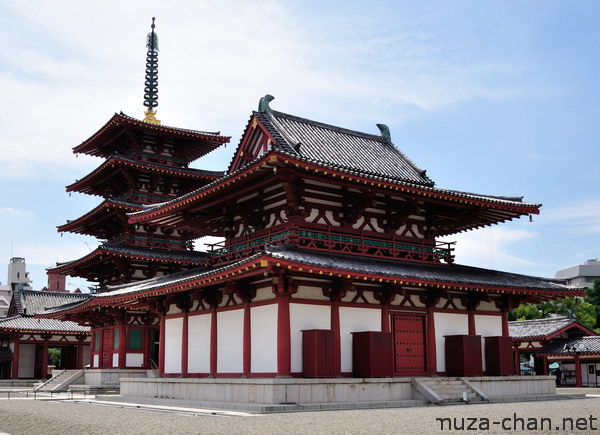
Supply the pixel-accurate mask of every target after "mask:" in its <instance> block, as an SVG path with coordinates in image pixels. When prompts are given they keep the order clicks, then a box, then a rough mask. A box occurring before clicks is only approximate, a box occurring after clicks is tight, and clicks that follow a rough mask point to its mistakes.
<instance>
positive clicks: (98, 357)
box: [92, 354, 100, 367]
mask: <svg viewBox="0 0 600 435" xmlns="http://www.w3.org/2000/svg"><path fill="white" fill-rule="evenodd" d="M99 365H100V355H98V354H96V355H94V364H92V367H98V366H99Z"/></svg>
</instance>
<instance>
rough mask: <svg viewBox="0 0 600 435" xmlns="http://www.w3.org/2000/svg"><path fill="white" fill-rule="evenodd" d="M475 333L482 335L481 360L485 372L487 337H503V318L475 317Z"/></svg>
mask: <svg viewBox="0 0 600 435" xmlns="http://www.w3.org/2000/svg"><path fill="white" fill-rule="evenodd" d="M475 332H476V333H477V335H481V358H482V360H483V365H482V367H483V370H484V371H485V369H486V367H485V337H497V336H498V335H502V316H501V315H498V316H493V315H489V316H484V315H475Z"/></svg>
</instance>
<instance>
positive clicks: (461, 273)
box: [267, 246, 580, 292]
mask: <svg viewBox="0 0 600 435" xmlns="http://www.w3.org/2000/svg"><path fill="white" fill-rule="evenodd" d="M267 253H268V254H270V255H271V256H273V257H275V258H280V259H283V260H289V261H293V262H296V263H302V264H307V265H313V266H321V267H327V268H331V269H342V270H347V271H351V272H353V273H355V272H358V273H365V274H378V275H384V276H393V277H397V278H400V279H402V278H404V279H419V280H423V281H433V282H448V283H457V284H459V285H460V284H464V285H475V286H490V287H505V288H507V289H509V288H510V289H530V290H544V291H561V292H565V291H578V290H580V289H578V288H575V287H571V286H567V285H565V284H564V282H563V281H560V280H555V279H549V278H539V277H534V276H527V275H519V274H516V273H509V272H501V271H497V270H491V269H481V268H477V267H471V266H463V265H459V264H452V265H436V264H421V263H409V262H402V261H394V260H380V259H373V258H365V257H359V256H352V255H339V254H324V253H316V252H310V251H306V250H301V249H296V248H291V247H285V246H282V247H274V246H270V247H268V248H267Z"/></svg>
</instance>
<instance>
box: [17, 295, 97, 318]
mask: <svg viewBox="0 0 600 435" xmlns="http://www.w3.org/2000/svg"><path fill="white" fill-rule="evenodd" d="M13 297H14V298H17V300H16V301H15V302H17V304H16V306H17V312H18V314H20V315H24V316H33V315H35V314H39V313H42V312H44V311H45V310H46V309H47V308H51V307H56V306H59V305H65V304H71V303H73V302H77V301H82V300H86V299H89V298H90V295H89V294H82V293H67V292H45V291H35V290H21V291H20V292H18V293H14V295H13Z"/></svg>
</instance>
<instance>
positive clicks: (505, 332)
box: [502, 308, 510, 337]
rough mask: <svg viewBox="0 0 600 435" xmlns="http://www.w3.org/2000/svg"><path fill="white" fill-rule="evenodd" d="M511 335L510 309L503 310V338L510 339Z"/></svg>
mask: <svg viewBox="0 0 600 435" xmlns="http://www.w3.org/2000/svg"><path fill="white" fill-rule="evenodd" d="M509 335H510V334H509V332H508V308H503V309H502V336H503V337H508V336H509Z"/></svg>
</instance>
